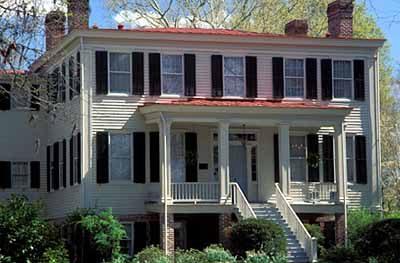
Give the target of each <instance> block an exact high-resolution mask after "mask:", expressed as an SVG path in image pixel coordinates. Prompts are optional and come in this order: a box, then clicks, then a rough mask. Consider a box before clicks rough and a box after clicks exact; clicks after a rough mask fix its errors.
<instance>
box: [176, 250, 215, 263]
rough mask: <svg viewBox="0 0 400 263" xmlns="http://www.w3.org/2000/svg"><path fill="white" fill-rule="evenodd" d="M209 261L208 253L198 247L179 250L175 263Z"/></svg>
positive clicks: (205, 262)
mask: <svg viewBox="0 0 400 263" xmlns="http://www.w3.org/2000/svg"><path fill="white" fill-rule="evenodd" d="M192 262H196V263H208V260H207V256H206V253H204V252H203V251H200V250H197V249H190V250H177V251H176V252H175V263H192Z"/></svg>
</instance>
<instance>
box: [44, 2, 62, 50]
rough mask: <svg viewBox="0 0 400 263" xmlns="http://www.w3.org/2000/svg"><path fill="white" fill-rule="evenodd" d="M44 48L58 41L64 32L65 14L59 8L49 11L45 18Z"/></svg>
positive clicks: (48, 48) (53, 45)
mask: <svg viewBox="0 0 400 263" xmlns="http://www.w3.org/2000/svg"><path fill="white" fill-rule="evenodd" d="M44 24H45V35H46V50H50V49H52V48H54V47H55V46H57V45H58V43H60V41H61V39H62V38H63V37H64V34H65V14H64V12H62V11H61V10H54V11H50V12H49V13H48V14H47V15H46V19H45V22H44Z"/></svg>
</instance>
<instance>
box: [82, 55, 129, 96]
mask: <svg viewBox="0 0 400 263" xmlns="http://www.w3.org/2000/svg"><path fill="white" fill-rule="evenodd" d="M112 53H113V54H125V55H128V57H129V73H128V72H127V71H112V70H111V66H110V65H111V54H112ZM81 59H82V58H81ZM76 60H77V59H76V57H75V64H76ZM112 73H120V74H129V76H130V78H129V91H128V92H127V93H123V92H112V91H111V74H112ZM107 74H108V88H107V90H108V94H109V95H117V96H129V95H130V94H132V87H133V83H132V74H133V72H132V56H131V53H129V52H123V51H109V52H107Z"/></svg>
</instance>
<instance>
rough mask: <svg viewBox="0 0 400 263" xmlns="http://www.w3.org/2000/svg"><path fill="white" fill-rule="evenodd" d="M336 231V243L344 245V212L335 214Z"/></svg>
mask: <svg viewBox="0 0 400 263" xmlns="http://www.w3.org/2000/svg"><path fill="white" fill-rule="evenodd" d="M335 230H336V231H335V232H336V244H341V245H343V244H344V242H345V238H346V235H345V231H346V228H345V220H344V214H335Z"/></svg>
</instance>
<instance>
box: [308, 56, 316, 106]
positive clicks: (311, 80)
mask: <svg viewBox="0 0 400 263" xmlns="http://www.w3.org/2000/svg"><path fill="white" fill-rule="evenodd" d="M306 97H307V99H310V100H315V99H317V59H315V58H307V59H306Z"/></svg>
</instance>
